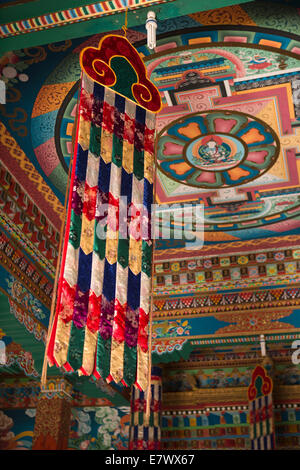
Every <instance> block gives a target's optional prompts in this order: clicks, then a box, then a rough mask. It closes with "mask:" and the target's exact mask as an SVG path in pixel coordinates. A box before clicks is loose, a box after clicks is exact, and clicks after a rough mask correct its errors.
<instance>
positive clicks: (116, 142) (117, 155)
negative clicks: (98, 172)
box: [112, 134, 123, 168]
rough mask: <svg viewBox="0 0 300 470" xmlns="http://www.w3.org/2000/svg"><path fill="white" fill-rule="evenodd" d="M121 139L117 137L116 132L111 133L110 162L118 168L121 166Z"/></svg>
mask: <svg viewBox="0 0 300 470" xmlns="http://www.w3.org/2000/svg"><path fill="white" fill-rule="evenodd" d="M122 154H123V140H121V139H119V138H118V137H117V136H116V134H114V135H113V145H112V162H113V163H114V164H115V165H116V166H117V167H119V168H121V166H122Z"/></svg>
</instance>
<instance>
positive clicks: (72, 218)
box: [47, 35, 161, 390]
mask: <svg viewBox="0 0 300 470" xmlns="http://www.w3.org/2000/svg"><path fill="white" fill-rule="evenodd" d="M80 61H81V66H82V70H83V73H82V81H81V92H80V102H79V122H78V126H77V138H76V147H77V151H76V152H75V157H74V163H73V171H72V178H71V189H70V201H69V206H68V216H67V221H66V234H65V240H64V249H63V254H62V262H61V271H60V278H59V284H58V296H57V305H56V314H55V319H54V323H53V328H52V332H51V337H50V341H49V345H48V349H47V357H48V362H49V364H50V365H53V364H55V365H57V366H58V367H64V368H65V370H67V371H72V370H73V371H78V373H79V374H83V375H93V376H94V377H96V378H99V377H102V378H103V379H106V380H107V381H108V382H109V381H114V382H116V383H118V382H121V383H123V385H126V386H130V385H132V384H135V385H136V386H137V387H138V388H140V389H141V390H145V389H146V388H147V385H148V383H147V380H148V379H147V374H148V369H149V364H148V355H149V354H148V323H149V310H150V294H151V258H152V241H151V204H152V199H153V166H154V129H155V114H154V113H155V112H157V111H159V109H160V107H161V101H160V96H159V93H158V91H157V89H156V88H155V87H154V85H153V84H152V83H151V82H150V81H149V80H148V78H147V75H146V69H145V66H144V63H143V62H142V60H141V58H140V56H139V54H138V52H137V51H136V50H135V49H134V47H133V46H132V45H131V44H130V43H129V42H128V41H127V39H126V38H125V37H122V36H112V35H109V36H106V37H104V38H103V39H102V41H101V42H100V44H99V48H94V47H88V48H86V49H84V50H83V51H82V53H81V57H80Z"/></svg>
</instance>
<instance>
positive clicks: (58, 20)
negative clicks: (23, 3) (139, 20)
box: [0, 0, 174, 38]
mask: <svg viewBox="0 0 300 470" xmlns="http://www.w3.org/2000/svg"><path fill="white" fill-rule="evenodd" d="M173 1H174V0H128V1H127V2H124V1H123V0H110V1H106V2H98V3H92V4H90V5H85V6H82V7H78V8H70V9H68V10H62V11H56V12H53V13H49V14H48V15H41V16H37V17H35V18H28V19H24V20H21V21H16V22H13V23H6V24H2V25H0V37H2V38H7V37H12V36H18V35H19V34H26V33H32V32H34V31H42V30H46V29H50V28H53V27H57V26H65V25H68V24H73V23H79V22H81V21H87V20H93V19H96V18H100V17H103V16H108V15H113V14H116V13H122V12H124V11H126V3H127V4H128V8H130V9H131V10H137V9H138V8H143V7H149V6H151V5H159V4H160V3H168V2H173Z"/></svg>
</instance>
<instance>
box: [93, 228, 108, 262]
mask: <svg viewBox="0 0 300 470" xmlns="http://www.w3.org/2000/svg"><path fill="white" fill-rule="evenodd" d="M95 224H96V227H95V231H94V246H93V251H94V252H95V253H97V255H98V256H99V258H100V259H104V258H105V247H106V239H102V238H101V237H100V234H101V232H102V230H104V232H107V226H105V227H104V228H103V227H102V225H101V224H99V227H98V226H97V224H98V222H96V223H95ZM100 227H101V228H100ZM98 235H99V236H98Z"/></svg>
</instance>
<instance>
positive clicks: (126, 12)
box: [122, 7, 128, 38]
mask: <svg viewBox="0 0 300 470" xmlns="http://www.w3.org/2000/svg"><path fill="white" fill-rule="evenodd" d="M127 14H128V7H126V10H125V24H124V26H122V29H123V31H124V34H125V38H126V36H127V30H128V28H127V25H128V19H127V16H128V15H127Z"/></svg>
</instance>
